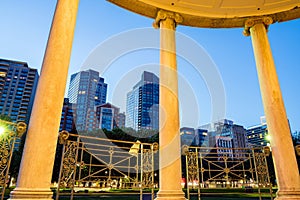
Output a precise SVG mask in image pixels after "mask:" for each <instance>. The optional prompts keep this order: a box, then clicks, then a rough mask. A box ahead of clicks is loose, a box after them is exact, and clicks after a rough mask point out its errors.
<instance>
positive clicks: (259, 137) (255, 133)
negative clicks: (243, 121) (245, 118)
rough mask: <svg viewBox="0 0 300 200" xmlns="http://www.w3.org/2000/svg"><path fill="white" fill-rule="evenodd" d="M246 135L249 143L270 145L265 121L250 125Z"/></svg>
mask: <svg viewBox="0 0 300 200" xmlns="http://www.w3.org/2000/svg"><path fill="white" fill-rule="evenodd" d="M247 137H248V142H249V145H250V146H252V147H255V146H270V136H269V134H268V127H267V124H266V123H261V124H259V125H255V126H251V127H248V128H247Z"/></svg>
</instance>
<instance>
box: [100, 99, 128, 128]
mask: <svg viewBox="0 0 300 200" xmlns="http://www.w3.org/2000/svg"><path fill="white" fill-rule="evenodd" d="M96 110H97V112H96V115H97V120H98V123H99V128H101V129H106V130H109V131H111V130H112V129H114V128H117V127H120V128H121V127H124V124H125V115H124V113H120V108H118V107H116V106H114V105H112V104H110V103H106V104H102V105H100V106H97V108H96Z"/></svg>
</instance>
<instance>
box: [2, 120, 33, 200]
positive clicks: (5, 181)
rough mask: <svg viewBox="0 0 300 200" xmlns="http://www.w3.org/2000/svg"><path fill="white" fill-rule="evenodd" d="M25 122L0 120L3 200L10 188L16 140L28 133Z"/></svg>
mask: <svg viewBox="0 0 300 200" xmlns="http://www.w3.org/2000/svg"><path fill="white" fill-rule="evenodd" d="M26 127H27V126H26V124H25V123H24V122H18V123H13V122H8V121H4V120H1V119H0V129H1V130H0V187H1V199H4V194H5V189H6V187H7V186H9V180H10V179H9V167H10V163H11V159H12V155H13V151H14V146H15V141H16V138H19V137H21V136H22V134H23V133H24V132H25V131H26Z"/></svg>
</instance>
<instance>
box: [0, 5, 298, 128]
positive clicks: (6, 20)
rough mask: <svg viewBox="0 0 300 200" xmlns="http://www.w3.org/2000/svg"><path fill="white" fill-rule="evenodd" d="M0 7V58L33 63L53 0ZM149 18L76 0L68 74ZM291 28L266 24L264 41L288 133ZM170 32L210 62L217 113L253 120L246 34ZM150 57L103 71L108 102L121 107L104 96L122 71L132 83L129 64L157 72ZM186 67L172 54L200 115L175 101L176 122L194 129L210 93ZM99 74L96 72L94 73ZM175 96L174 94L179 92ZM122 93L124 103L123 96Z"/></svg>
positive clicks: (294, 105) (293, 62) (259, 112)
mask: <svg viewBox="0 0 300 200" xmlns="http://www.w3.org/2000/svg"><path fill="white" fill-rule="evenodd" d="M1 6H2V8H3V12H2V13H1V14H0V23H1V24H2V27H3V28H2V31H1V33H0V46H1V47H2V48H1V49H0V57H1V58H5V59H13V60H19V61H24V62H28V64H29V66H31V67H33V68H38V69H40V67H41V65H42V59H43V54H44V50H45V46H46V42H47V37H48V33H49V27H50V25H51V20H52V16H53V12H54V8H55V1H50V0H47V1H42V2H39V1H36V0H35V1H34V0H31V1H28V2H26V3H25V2H18V1H13V0H12V1H5V2H4V3H1ZM11 10H14V12H11ZM24 10H30V12H24ZM25 14H26V16H25ZM152 22H153V20H152V19H148V18H145V17H142V16H139V15H137V14H134V13H130V12H128V11H126V10H123V9H121V8H118V7H116V6H114V5H112V4H110V3H108V2H103V1H98V0H92V1H89V2H83V1H82V2H81V3H80V7H79V14H78V22H77V27H76V32H75V38H74V43H73V53H72V58H71V63H70V70H69V74H72V73H74V72H77V71H80V70H81V69H82V68H84V67H87V66H83V65H84V63H85V60H86V58H88V57H89V54H90V52H92V51H93V49H95V48H96V47H97V46H98V45H99V44H100V43H102V42H103V41H105V40H107V39H108V38H110V37H112V36H113V35H115V34H119V33H120V32H124V31H128V30H131V29H135V28H144V27H150V26H151V24H152ZM299 26H300V21H299V19H298V20H294V21H290V22H285V23H278V24H274V25H271V26H270V28H269V39H270V44H271V47H272V50H273V56H274V60H275V64H276V67H277V71H278V76H279V81H280V83H281V89H282V93H283V98H284V101H285V107H286V110H287V116H288V118H289V121H290V124H291V129H292V131H293V132H294V131H296V130H300V115H299V113H300V106H299V104H298V102H297V100H298V99H299V98H300V94H299V92H297V86H298V85H300V79H299V78H298V77H297V75H298V74H299V70H300V69H297V66H299V64H298V63H297V59H298V54H299V53H298V52H300V49H299V48H300V47H299V45H297V44H299V42H300V38H299V36H298V35H299V33H300V29H299ZM20 30H22V31H20ZM177 32H180V33H183V34H186V35H187V36H189V37H191V38H192V39H193V40H195V41H196V42H197V43H199V44H200V45H201V46H202V47H203V48H204V49H205V51H206V52H207V53H208V54H209V56H210V57H211V59H212V60H213V62H214V63H215V64H216V66H217V69H218V70H219V73H220V74H221V77H222V81H223V84H224V88H225V93H226V115H225V116H223V117H226V118H228V119H232V120H234V121H236V122H238V123H239V124H243V125H244V126H245V127H249V126H252V125H255V124H259V122H260V120H259V119H260V116H263V115H264V114H263V107H262V102H261V97H260V90H259V85H258V80H257V75H256V69H255V62H254V58H253V53H252V45H251V38H250V37H244V36H243V35H242V29H226V30H225V29H218V30H216V29H199V28H191V27H183V26H179V27H178V28H177ZM157 63H159V53H158V51H155V50H153V51H151V50H145V51H143V52H140V51H138V52H131V53H129V54H128V55H126V56H120V57H119V58H118V59H117V60H116V61H115V62H114V63H113V65H112V66H111V68H110V70H109V71H107V72H106V73H105V74H103V77H104V78H105V79H106V80H107V83H108V85H109V88H108V91H109V94H108V101H109V102H112V104H115V105H117V106H120V107H121V108H122V109H121V110H123V111H124V110H125V109H124V105H120V104H119V103H118V102H115V101H111V100H114V98H113V96H114V91H116V87H119V85H118V84H117V83H120V81H121V80H122V78H123V77H124V73H127V74H126V76H129V75H128V74H129V72H132V75H131V76H130V77H133V78H135V80H132V82H136V81H137V80H138V78H139V75H137V74H138V73H139V72H138V70H135V73H133V71H134V69H133V68H134V67H136V66H146V67H147V66H148V68H151V69H152V70H153V71H152V72H154V73H156V74H158V64H157ZM188 65H189V63H187V62H186V61H185V60H184V58H179V59H178V68H179V72H180V73H181V74H183V75H184V77H185V80H188V82H189V83H190V85H191V87H192V88H196V89H195V90H194V91H196V92H195V96H196V97H197V105H199V108H200V109H199V110H200V111H199V114H200V117H199V119H198V120H197V121H193V122H191V121H192V120H191V119H190V117H189V115H190V114H185V113H192V111H193V108H189V107H183V106H182V108H181V113H182V115H184V114H185V115H184V116H182V124H181V127H183V126H191V127H198V126H200V125H201V124H206V123H207V122H209V121H210V118H211V109H210V107H211V103H210V100H211V99H210V94H209V91H208V90H207V85H206V83H205V80H203V79H201V77H200V80H198V79H199V77H198V79H197V77H194V76H193V73H192V71H191V70H185V67H186V66H188ZM89 67H95V66H89ZM79 68H80V69H79ZM136 68H137V67H136ZM154 68H155V70H154ZM298 68H299V67H298ZM142 70H145V68H143V69H142ZM142 70H140V71H142ZM122 73H123V74H122ZM111 74H114V76H111ZM100 75H101V76H102V74H100ZM187 78H188V79H187ZM127 85H128V87H129V88H130V87H132V84H130V83H129V82H127ZM240 86H243V87H240ZM66 91H67V90H66ZM128 91H129V90H128ZM128 91H126V92H128ZM179 92H180V91H179ZM181 96H182V93H181V94H180V98H181ZM122 98H123V101H124V103H125V99H126V97H122ZM122 98H120V99H122ZM183 104H185V103H183ZM183 110H184V113H183Z"/></svg>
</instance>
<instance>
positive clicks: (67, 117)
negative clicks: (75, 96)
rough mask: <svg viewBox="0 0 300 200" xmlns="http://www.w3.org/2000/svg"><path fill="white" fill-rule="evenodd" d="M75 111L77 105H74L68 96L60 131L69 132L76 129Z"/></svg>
mask: <svg viewBox="0 0 300 200" xmlns="http://www.w3.org/2000/svg"><path fill="white" fill-rule="evenodd" d="M74 113H75V107H74V106H73V104H72V103H70V102H69V99H68V98H64V104H63V108H62V112H61V120H60V126H59V131H62V130H65V131H68V132H73V131H75V121H74V116H75V115H74Z"/></svg>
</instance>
